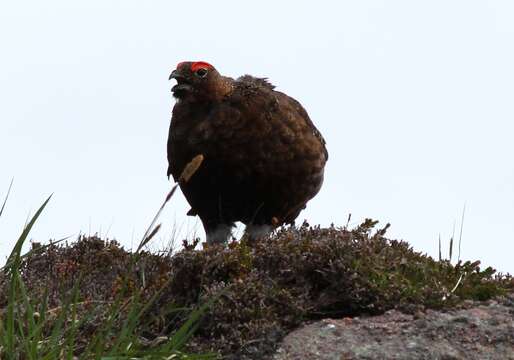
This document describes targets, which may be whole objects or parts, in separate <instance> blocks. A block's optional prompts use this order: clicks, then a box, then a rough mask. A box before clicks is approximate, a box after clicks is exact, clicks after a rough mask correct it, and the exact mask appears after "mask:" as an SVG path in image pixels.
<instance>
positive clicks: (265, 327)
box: [0, 159, 514, 359]
mask: <svg viewBox="0 0 514 360" xmlns="http://www.w3.org/2000/svg"><path fill="white" fill-rule="evenodd" d="M199 161H200V162H201V159H200V160H199ZM194 166H199V165H198V161H197V163H196V164H195V163H194V164H193V165H192V167H193V169H194ZM175 190H176V187H174V188H173V189H172V190H171V192H170V193H169V194H168V196H167V197H166V199H165V201H164V203H163V205H162V206H161V208H160V210H159V211H158V213H157V215H156V216H155V218H154V219H153V221H152V223H151V225H150V226H149V228H148V230H147V231H146V233H145V235H144V236H143V238H142V239H141V242H140V245H139V246H138V247H137V251H136V252H134V253H132V252H128V251H125V250H124V249H123V248H122V247H121V246H120V245H119V244H118V243H116V242H115V241H108V240H103V239H100V238H97V237H94V236H93V237H86V236H81V237H80V238H79V239H78V241H77V242H74V243H73V244H67V243H66V242H64V241H62V242H60V243H55V242H54V243H51V244H49V245H46V246H37V247H35V248H34V247H33V248H32V250H31V251H29V252H28V253H27V254H25V255H23V256H22V255H21V253H20V251H21V247H22V245H23V243H24V242H25V240H26V238H27V236H28V233H29V231H30V229H31V227H32V226H33V225H34V223H35V221H36V220H37V218H38V217H39V216H40V214H41V212H42V211H43V209H44V207H45V206H46V204H47V202H48V200H49V199H47V201H46V202H45V203H44V204H43V205H42V206H41V208H40V209H38V211H37V212H36V214H35V215H34V217H33V218H32V219H31V220H30V221H29V223H28V224H27V226H26V228H25V229H24V231H23V233H22V235H21V236H20V238H19V240H18V241H17V243H16V245H15V247H14V250H13V252H12V253H11V256H10V257H9V260H8V262H7V265H6V268H5V269H4V270H3V274H0V358H2V359H4V358H6V359H75V358H79V359H171V358H175V359H205V358H215V357H216V356H215V355H214V354H221V355H223V356H227V357H230V358H232V359H263V358H269V356H270V354H273V352H274V350H275V348H276V345H277V344H278V343H279V342H280V340H281V338H282V337H283V336H284V335H286V334H287V333H288V332H289V331H291V330H292V329H294V328H295V327H297V326H299V325H301V324H302V323H304V322H305V321H310V320H317V319H321V318H327V317H345V316H349V317H353V316H368V315H375V314H381V313H383V312H385V311H387V310H390V309H399V310H401V311H405V312H418V311H424V310H425V309H449V308H452V307H456V306H459V304H460V303H462V302H463V301H464V300H477V301H481V300H488V299H491V298H494V297H497V296H502V295H505V294H507V293H509V292H512V291H514V280H513V278H512V277H511V276H510V275H508V274H497V273H496V271H495V270H494V269H492V268H490V267H488V268H485V269H482V268H481V267H480V262H479V261H466V262H464V261H461V260H460V257H458V259H457V262H456V263H455V264H453V263H452V261H451V260H452V259H451V258H452V254H451V253H452V252H453V236H452V239H451V240H450V248H449V250H450V254H449V259H442V256H441V255H442V254H441V249H440V251H439V253H440V256H439V260H435V259H433V258H431V257H429V256H427V255H426V254H422V253H420V252H417V251H415V250H414V249H413V248H412V247H411V246H410V245H409V244H408V243H407V242H404V241H396V240H390V239H388V238H386V231H387V229H388V227H389V225H388V224H387V225H386V226H384V227H382V228H380V227H378V222H377V221H373V220H370V219H366V220H365V221H364V222H363V223H361V224H360V225H359V226H357V227H355V228H353V229H348V226H344V227H335V226H331V227H329V228H320V227H312V226H309V225H308V224H306V223H305V224H303V225H302V226H299V227H288V228H281V229H279V230H277V231H276V232H275V233H274V234H272V235H271V236H269V237H268V238H265V239H261V241H258V242H256V243H249V242H247V241H246V239H245V238H243V239H242V240H241V241H234V242H231V243H229V244H228V246H221V245H210V246H204V248H203V249H201V250H196V246H197V245H198V239H191V241H189V242H188V241H184V249H183V250H181V251H180V252H178V253H176V254H174V255H173V256H170V255H168V254H152V253H149V252H147V251H144V248H145V245H146V244H148V242H149V241H150V240H151V239H152V237H153V236H154V235H155V234H156V233H157V231H158V229H159V228H160V225H159V224H157V218H158V216H159V214H160V211H161V210H162V208H163V207H164V206H165V205H166V203H167V202H168V201H169V200H170V198H171V197H172V196H173V193H174V191H175ZM4 203H5V201H4ZM461 226H462V225H461ZM461 233H462V229H461ZM460 237H461V236H460ZM459 242H460V240H459ZM439 248H441V246H439ZM170 334H171V335H170ZM192 354H205V355H192Z"/></svg>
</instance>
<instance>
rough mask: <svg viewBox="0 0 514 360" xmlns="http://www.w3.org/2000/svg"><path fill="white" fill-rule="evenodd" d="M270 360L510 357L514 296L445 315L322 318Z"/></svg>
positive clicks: (288, 338) (294, 335)
mask: <svg viewBox="0 0 514 360" xmlns="http://www.w3.org/2000/svg"><path fill="white" fill-rule="evenodd" d="M273 359H274V360H296V359H298V360H300V359H313V360H314V359H323V360H352V359H369V360H373V359H377V360H378V359H381V360H382V359H399V360H400V359H405V360H407V359H409V360H411V359H441V360H443V359H445V360H450V359H466V360H468V359H477V360H478V359H481V360H482V359H498V360H507V359H514V295H511V296H509V297H506V298H503V299H501V298H500V299H499V300H498V301H490V302H488V303H478V302H475V303H473V305H471V306H470V304H467V306H466V307H463V308H460V309H455V310H451V311H446V312H440V311H434V310H427V311H426V312H422V313H419V312H417V313H416V314H414V315H410V314H404V313H401V312H399V311H396V310H392V311H388V312H386V313H385V314H383V315H380V316H373V317H362V318H353V319H349V318H344V319H325V320H322V321H319V322H315V323H312V324H309V325H305V326H303V327H301V328H299V329H297V330H295V331H293V332H291V333H289V334H288V335H287V336H286V337H285V338H284V339H283V341H282V343H281V345H280V346H279V348H278V350H277V352H276V353H275V355H274V356H273Z"/></svg>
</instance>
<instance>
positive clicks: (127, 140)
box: [0, 0, 514, 272]
mask: <svg viewBox="0 0 514 360" xmlns="http://www.w3.org/2000/svg"><path fill="white" fill-rule="evenodd" d="M513 19H514V2H512V1H471V0H463V1H448V0H444V1H440V0H432V1H412V0H405V1H394V0H387V1H386V0H384V1H333V2H323V1H298V0H295V1H258V2H253V4H250V3H249V2H246V1H238V2H236V1H194V2H190V1H182V2H174V1H169V0H168V1H128V0H123V1H106V0H102V1H97V0H88V1H81V2H77V1H69V0H66V1H64V0H63V1H54V0H45V1H30V2H29V1H2V2H1V4H0V98H1V104H0V160H1V172H0V197H1V198H3V195H4V194H5V192H6V191H7V188H8V185H9V182H10V180H11V178H14V186H13V191H12V193H11V198H10V199H9V202H8V205H7V208H6V211H5V213H4V216H3V217H2V218H0V239H1V241H2V243H1V244H0V256H1V259H2V262H3V259H5V256H6V254H7V253H8V252H9V251H10V249H11V248H12V246H13V244H14V242H15V240H16V238H17V236H18V235H19V233H20V232H21V230H22V227H23V224H24V223H25V221H26V219H27V217H28V215H29V214H33V213H34V211H35V210H36V209H37V207H38V206H39V205H40V204H41V203H42V201H43V200H44V199H45V198H46V197H47V196H48V195H49V194H50V193H54V197H53V198H52V200H51V202H50V204H49V206H48V208H47V210H46V211H45V212H44V213H43V215H42V217H41V219H40V221H38V223H37V224H36V226H35V228H34V231H33V232H32V236H31V237H32V238H33V239H34V240H37V241H43V242H44V241H47V240H48V239H50V238H53V239H56V238H61V237H64V236H68V235H73V236H76V235H77V234H78V233H79V232H82V233H89V232H91V233H95V232H100V233H101V234H102V235H106V234H107V235H108V236H109V237H111V238H112V237H114V238H116V239H117V240H119V241H120V242H121V243H122V244H124V245H125V246H127V247H131V246H132V244H135V243H136V242H137V241H138V239H139V238H140V237H141V235H142V234H143V232H144V230H145V228H146V226H147V225H148V223H149V222H150V220H151V218H152V217H153V214H154V213H155V211H156V210H157V208H158V207H159V205H160V203H161V201H162V199H163V197H164V196H165V194H166V192H167V191H168V189H169V188H170V185H171V184H170V183H169V182H168V181H167V178H166V167H167V160H166V138H167V135H168V125H169V119H170V114H171V108H172V106H173V103H174V100H173V99H172V97H171V93H170V88H171V86H172V85H173V82H169V81H168V75H169V73H170V72H171V70H172V69H173V68H174V67H175V65H176V64H177V63H178V62H179V61H182V60H205V61H208V62H210V63H212V64H213V65H214V66H216V67H217V69H218V70H219V71H220V72H221V73H222V74H225V75H229V76H232V77H237V76H239V75H242V74H244V73H249V74H252V75H256V76H266V77H268V78H269V79H270V80H271V81H272V82H273V83H274V84H275V85H276V86H277V88H278V89H279V90H281V91H284V92H286V93H288V94H289V95H291V96H293V97H295V98H296V99H298V100H299V101H300V102H301V103H302V104H303V105H304V106H305V108H306V109H307V111H308V112H309V114H310V116H311V118H312V119H313V121H314V122H315V124H316V125H317V127H318V128H319V129H320V130H321V132H322V133H323V134H324V136H325V138H326V140H327V145H328V149H329V152H330V159H329V162H328V164H327V168H326V173H325V183H324V186H323V188H322V190H321V192H320V193H319V194H318V196H317V197H316V198H315V199H314V200H312V201H311V202H310V203H309V204H308V207H307V209H306V210H305V211H304V212H302V213H301V214H300V218H299V222H301V221H302V219H304V218H305V219H308V220H309V222H310V223H311V224H321V225H323V226H325V225H329V224H330V223H332V222H333V223H335V224H340V225H343V224H344V223H345V222H346V219H347V216H348V213H351V214H352V224H354V225H355V224H357V223H358V222H360V221H361V220H362V219H364V218H366V217H371V218H374V219H377V220H380V222H381V223H382V224H385V223H387V222H390V223H391V224H392V227H391V230H390V232H389V236H390V237H393V238H398V239H404V240H407V241H409V242H410V243H411V244H412V246H413V247H414V248H415V249H416V250H418V251H421V252H428V253H429V254H431V255H436V254H437V239H438V236H439V234H441V238H442V239H443V240H444V241H445V242H446V243H447V242H448V240H449V237H450V235H451V233H452V229H453V226H454V223H455V221H456V222H457V233H458V228H459V221H460V216H461V214H462V209H463V206H464V204H466V215H465V221H464V231H463V244H462V258H464V259H480V260H482V262H483V264H485V265H492V266H494V267H496V268H498V269H499V270H502V271H509V272H514V260H513V253H514V245H513V244H514V243H513V240H514V162H513V161H512V156H513V154H514V143H513V135H514V125H513V121H514V65H513V64H514V21H513ZM187 209H188V206H187V204H186V202H185V200H184V199H183V197H182V195H181V194H180V196H177V197H176V198H174V199H173V201H172V203H171V204H170V205H169V206H168V208H167V209H166V211H165V213H164V214H163V216H162V218H161V221H162V222H163V226H164V227H163V231H162V232H161V233H160V237H159V238H158V239H156V240H155V243H154V244H155V245H154V246H155V247H156V248H159V247H160V246H161V245H162V244H163V243H165V242H166V239H167V238H169V237H170V236H171V234H172V229H173V227H175V228H179V229H182V232H183V233H188V232H193V231H194V229H195V226H196V227H197V231H198V234H201V235H202V236H203V230H202V229H201V226H199V224H197V221H196V220H195V219H194V218H190V217H186V216H185V212H186V211H187Z"/></svg>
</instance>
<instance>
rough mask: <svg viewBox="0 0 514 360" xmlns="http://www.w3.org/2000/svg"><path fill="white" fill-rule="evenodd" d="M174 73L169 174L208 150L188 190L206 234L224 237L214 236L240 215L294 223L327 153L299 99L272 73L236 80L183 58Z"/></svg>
mask: <svg viewBox="0 0 514 360" xmlns="http://www.w3.org/2000/svg"><path fill="white" fill-rule="evenodd" d="M195 64H196V65H195ZM198 64H200V65H198ZM198 69H202V70H201V71H199V70H198ZM196 72H199V73H200V74H197V73H196ZM204 72H206V73H204ZM170 78H175V79H177V82H178V84H177V85H176V86H175V87H174V88H173V92H174V95H175V97H176V98H177V99H178V100H177V103H176V104H175V107H174V108H173V115H172V119H171V125H170V131H169V138H168V161H169V168H168V175H170V174H171V175H173V178H174V179H175V180H177V179H178V177H179V176H180V173H181V172H182V170H183V169H184V167H185V165H186V164H187V163H188V162H189V161H190V160H191V159H192V158H193V157H194V156H195V155H198V154H203V155H204V157H205V160H204V162H203V164H202V166H201V167H200V169H199V170H198V171H197V173H195V175H194V176H193V177H192V178H191V180H190V181H189V182H188V183H186V184H183V185H182V186H181V189H182V192H183V193H184V195H185V197H186V199H187V200H188V202H189V204H190V205H191V211H190V212H189V214H190V215H198V216H199V217H200V219H201V220H202V223H203V225H204V228H205V230H206V233H207V240H208V241H209V242H217V241H224V240H223V239H219V237H218V238H216V236H213V235H212V234H213V233H214V232H215V231H216V229H217V228H218V226H220V225H227V226H228V228H230V227H231V226H232V225H233V223H234V222H236V221H241V222H243V223H245V224H247V225H248V224H254V225H272V226H276V225H280V224H284V223H291V222H293V221H294V220H295V218H296V217H297V216H298V214H299V213H300V211H301V210H302V209H303V208H305V205H306V203H307V201H308V200H310V199H311V198H312V197H314V195H316V193H317V192H318V191H319V189H320V187H321V184H322V182H323V171H324V166H325V162H326V161H327V159H328V153H327V150H326V147H325V141H324V140H323V137H322V136H321V134H320V133H319V131H318V130H317V129H316V128H315V126H314V125H313V123H312V121H311V120H310V118H309V116H308V115H307V112H306V111H305V110H304V109H303V107H302V106H301V105H300V103H299V102H297V101H296V100H294V99H292V98H291V97H289V96H287V95H286V94H284V93H281V92H279V91H275V90H274V87H273V86H272V85H271V84H270V83H269V82H267V80H266V79H258V78H254V77H252V76H249V75H245V76H242V77H240V78H238V79H237V80H233V79H231V78H228V77H224V76H221V75H220V74H219V73H218V72H217V71H216V70H215V69H214V68H213V67H212V66H211V65H209V64H207V63H203V62H201V63H192V62H183V63H180V64H179V66H178V67H177V70H175V71H174V72H173V73H172V75H171V77H170ZM227 234H228V233H225V234H224V236H225V235H227ZM209 235H212V236H209ZM209 237H210V239H209ZM222 237H223V236H222ZM225 240H226V239H225Z"/></svg>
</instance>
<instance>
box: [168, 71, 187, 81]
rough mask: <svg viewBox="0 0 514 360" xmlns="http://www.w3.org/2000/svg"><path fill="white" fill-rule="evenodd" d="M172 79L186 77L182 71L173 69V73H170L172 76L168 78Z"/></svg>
mask: <svg viewBox="0 0 514 360" xmlns="http://www.w3.org/2000/svg"><path fill="white" fill-rule="evenodd" d="M171 79H176V80H178V79H184V75H182V74H181V73H180V71H178V70H173V71H172V72H171V75H170V77H169V79H168V80H171Z"/></svg>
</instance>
